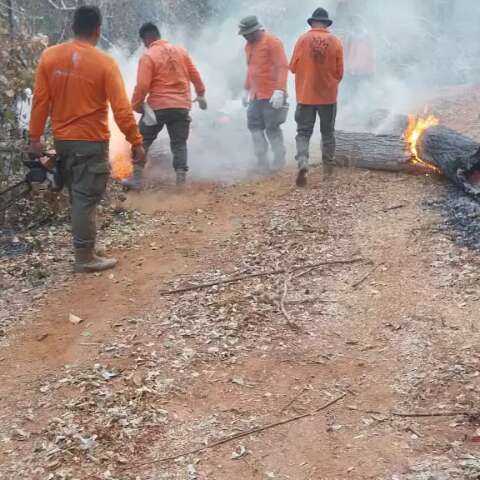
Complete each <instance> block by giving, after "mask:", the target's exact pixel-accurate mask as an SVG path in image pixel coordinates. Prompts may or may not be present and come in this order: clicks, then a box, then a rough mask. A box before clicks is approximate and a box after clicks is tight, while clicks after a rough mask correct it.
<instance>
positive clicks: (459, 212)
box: [427, 186, 480, 250]
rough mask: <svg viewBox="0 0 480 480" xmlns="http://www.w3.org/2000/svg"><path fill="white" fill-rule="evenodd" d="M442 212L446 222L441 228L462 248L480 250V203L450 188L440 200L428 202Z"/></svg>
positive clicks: (428, 204) (452, 187)
mask: <svg viewBox="0 0 480 480" xmlns="http://www.w3.org/2000/svg"><path fill="white" fill-rule="evenodd" d="M427 206H429V207H431V208H435V209H437V210H439V211H440V213H441V215H442V217H443V219H444V222H443V223H442V224H441V225H440V226H439V228H440V229H441V230H442V231H443V232H444V233H446V234H447V235H448V236H449V237H451V238H452V239H453V240H454V241H455V242H456V243H458V244H459V245H461V246H464V247H467V248H470V249H473V250H480V202H479V201H478V200H477V199H475V198H474V197H471V196H469V195H467V194H466V193H464V192H462V191H461V190H458V189H457V188H455V187H454V186H449V187H448V190H447V194H446V195H445V197H444V198H442V199H440V200H433V201H429V202H427Z"/></svg>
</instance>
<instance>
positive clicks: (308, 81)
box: [290, 28, 343, 105]
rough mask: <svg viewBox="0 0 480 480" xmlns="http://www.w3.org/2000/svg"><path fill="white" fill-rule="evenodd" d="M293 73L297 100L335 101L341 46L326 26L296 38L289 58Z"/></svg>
mask: <svg viewBox="0 0 480 480" xmlns="http://www.w3.org/2000/svg"><path fill="white" fill-rule="evenodd" d="M290 70H291V71H292V73H294V74H295V75H296V78H295V84H296V90H297V102H298V103H300V104H303V105H331V104H334V103H336V102H337V98H338V86H339V84H340V82H341V81H342V78H343V47H342V43H341V41H340V40H339V39H338V38H337V37H335V35H332V34H331V33H330V32H329V31H328V29H327V28H312V29H311V30H310V31H309V32H307V33H305V34H304V35H302V36H301V37H300V39H299V40H298V42H297V44H296V46H295V50H294V52H293V56H292V60H291V62H290Z"/></svg>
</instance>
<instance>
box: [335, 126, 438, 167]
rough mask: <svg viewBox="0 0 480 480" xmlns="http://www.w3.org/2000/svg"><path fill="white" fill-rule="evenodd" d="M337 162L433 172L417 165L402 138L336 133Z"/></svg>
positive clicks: (342, 164) (347, 164) (339, 163)
mask: <svg viewBox="0 0 480 480" xmlns="http://www.w3.org/2000/svg"><path fill="white" fill-rule="evenodd" d="M336 138H337V150H336V163H337V164H338V165H339V166H343V167H355V168H365V169H368V170H385V171H388V172H405V173H413V174H426V173H432V172H433V171H434V169H432V168H431V167H428V166H427V165H422V164H414V163H413V162H412V161H411V160H412V154H411V153H410V152H409V151H408V149H407V145H406V143H405V140H404V139H403V138H401V136H400V135H375V134H373V133H366V132H361V133H355V132H342V131H339V132H336Z"/></svg>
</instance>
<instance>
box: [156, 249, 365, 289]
mask: <svg viewBox="0 0 480 480" xmlns="http://www.w3.org/2000/svg"><path fill="white" fill-rule="evenodd" d="M364 261H365V258H351V259H348V260H332V261H326V262H319V263H315V264H313V265H312V264H310V265H302V266H299V267H293V268H291V269H290V271H291V272H298V271H300V270H304V269H309V270H307V272H308V271H312V270H314V269H315V268H318V267H325V266H331V265H350V264H352V263H360V262H364ZM284 273H287V269H285V268H281V269H278V270H270V271H267V272H259V273H250V274H246V275H239V276H238V277H233V278H227V279H224V280H216V281H212V282H207V283H201V284H198V285H191V286H189V287H181V288H176V289H173V290H160V295H175V294H178V293H186V292H192V291H194V290H203V289H205V288H210V287H215V286H218V285H229V284H231V283H237V282H241V281H243V280H249V279H252V278H260V277H271V276H274V275H282V274H284ZM302 274H305V272H302Z"/></svg>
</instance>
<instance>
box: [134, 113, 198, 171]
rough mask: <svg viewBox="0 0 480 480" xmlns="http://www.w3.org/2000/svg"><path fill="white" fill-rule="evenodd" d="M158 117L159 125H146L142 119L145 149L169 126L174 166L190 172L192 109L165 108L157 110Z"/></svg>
mask: <svg viewBox="0 0 480 480" xmlns="http://www.w3.org/2000/svg"><path fill="white" fill-rule="evenodd" d="M155 116H156V117H157V122H158V123H157V125H153V126H151V127H149V126H147V125H145V123H143V117H142V120H140V133H141V134H142V135H143V145H144V147H145V151H146V152H148V149H149V148H150V147H151V146H152V143H153V142H154V141H155V140H156V139H157V137H158V134H159V133H160V132H161V131H162V130H163V127H165V126H166V127H167V131H168V135H169V137H170V149H171V151H172V154H173V168H174V169H175V171H183V172H188V152H187V140H188V136H189V134H190V123H191V122H192V119H191V118H190V110H188V109H186V108H165V109H163V110H155Z"/></svg>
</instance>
